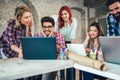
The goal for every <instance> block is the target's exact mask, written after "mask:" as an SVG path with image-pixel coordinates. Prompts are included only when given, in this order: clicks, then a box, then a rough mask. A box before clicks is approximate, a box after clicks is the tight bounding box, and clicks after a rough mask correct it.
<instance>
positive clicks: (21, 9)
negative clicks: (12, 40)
mask: <svg viewBox="0 0 120 80" xmlns="http://www.w3.org/2000/svg"><path fill="white" fill-rule="evenodd" d="M24 12H30V13H31V10H30V9H29V8H28V7H27V6H24V5H22V6H18V7H16V9H15V13H14V16H15V21H16V27H18V26H20V19H21V17H22V16H23V13H24Z"/></svg>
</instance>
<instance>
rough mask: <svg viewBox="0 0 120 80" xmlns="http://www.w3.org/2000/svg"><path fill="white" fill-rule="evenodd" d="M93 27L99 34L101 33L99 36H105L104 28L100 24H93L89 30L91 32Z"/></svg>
mask: <svg viewBox="0 0 120 80" xmlns="http://www.w3.org/2000/svg"><path fill="white" fill-rule="evenodd" d="M91 26H94V27H96V28H97V30H98V33H99V35H98V36H104V32H103V29H102V26H100V24H99V23H98V22H93V23H91V24H90V26H89V30H90V27H91Z"/></svg>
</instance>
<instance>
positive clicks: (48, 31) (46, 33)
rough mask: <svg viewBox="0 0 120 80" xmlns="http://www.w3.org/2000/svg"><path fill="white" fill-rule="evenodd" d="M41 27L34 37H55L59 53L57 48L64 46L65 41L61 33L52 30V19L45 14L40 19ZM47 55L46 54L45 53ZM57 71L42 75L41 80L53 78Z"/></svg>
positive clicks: (51, 79)
mask: <svg viewBox="0 0 120 80" xmlns="http://www.w3.org/2000/svg"><path fill="white" fill-rule="evenodd" d="M41 25H42V29H41V32H40V33H36V34H35V35H34V36H35V37H56V46H57V49H58V50H57V51H58V53H59V48H62V47H65V41H64V37H63V35H62V34H60V33H57V32H54V25H55V22H54V19H53V18H52V17H49V16H45V17H43V18H42V19H41ZM46 56H47V55H46ZM56 74H57V71H55V72H50V73H46V74H43V75H42V80H55V78H56Z"/></svg>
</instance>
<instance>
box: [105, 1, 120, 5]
mask: <svg viewBox="0 0 120 80" xmlns="http://www.w3.org/2000/svg"><path fill="white" fill-rule="evenodd" d="M115 2H120V0H107V2H106V6H110V5H111V4H113V3H115Z"/></svg>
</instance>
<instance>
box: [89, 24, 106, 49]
mask: <svg viewBox="0 0 120 80" xmlns="http://www.w3.org/2000/svg"><path fill="white" fill-rule="evenodd" d="M92 26H94V27H96V28H97V30H98V36H97V37H98V38H99V36H104V33H103V29H102V26H100V24H99V23H98V22H93V23H91V25H90V26H89V30H90V27H92ZM87 48H90V49H93V48H94V39H93V38H90V39H89V40H88V44H87ZM99 49H100V41H99V39H98V45H97V50H99Z"/></svg>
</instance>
